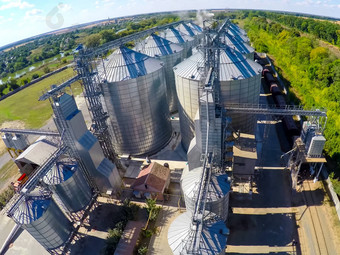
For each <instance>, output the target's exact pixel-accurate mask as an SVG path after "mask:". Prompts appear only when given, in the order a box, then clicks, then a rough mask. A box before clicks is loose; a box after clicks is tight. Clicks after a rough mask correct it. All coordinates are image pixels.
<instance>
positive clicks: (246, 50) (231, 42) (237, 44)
mask: <svg viewBox="0 0 340 255" xmlns="http://www.w3.org/2000/svg"><path fill="white" fill-rule="evenodd" d="M223 40H224V43H225V44H226V45H228V46H229V47H230V48H232V49H234V50H237V51H239V52H241V53H242V54H243V55H245V56H246V57H247V58H249V59H252V60H253V59H254V53H255V49H254V48H253V47H251V46H249V44H247V43H245V42H243V41H239V39H237V37H235V36H233V35H231V34H230V33H226V35H225V37H224V38H223V39H222V41H223Z"/></svg>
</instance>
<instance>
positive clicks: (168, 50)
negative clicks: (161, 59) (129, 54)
mask: <svg viewBox="0 0 340 255" xmlns="http://www.w3.org/2000/svg"><path fill="white" fill-rule="evenodd" d="M135 50H136V51H138V52H143V53H144V54H146V55H148V56H151V57H158V56H167V55H171V54H174V53H177V52H180V51H182V50H183V47H181V46H179V45H177V44H175V43H173V42H171V41H169V40H167V39H165V38H162V37H160V36H158V35H155V34H151V35H150V36H148V37H147V38H146V39H145V40H144V41H143V42H141V43H138V44H137V45H136V47H135Z"/></svg>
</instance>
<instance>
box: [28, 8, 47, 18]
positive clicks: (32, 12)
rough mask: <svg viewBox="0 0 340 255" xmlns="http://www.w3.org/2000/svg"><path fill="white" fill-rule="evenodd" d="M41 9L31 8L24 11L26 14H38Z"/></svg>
mask: <svg viewBox="0 0 340 255" xmlns="http://www.w3.org/2000/svg"><path fill="white" fill-rule="evenodd" d="M42 12H43V11H42V10H40V9H32V10H30V11H27V12H26V16H36V15H38V14H41V13H42Z"/></svg>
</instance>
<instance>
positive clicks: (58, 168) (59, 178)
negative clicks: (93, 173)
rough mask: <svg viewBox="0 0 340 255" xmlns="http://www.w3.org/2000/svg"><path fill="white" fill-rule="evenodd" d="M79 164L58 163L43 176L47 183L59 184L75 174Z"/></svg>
mask: <svg viewBox="0 0 340 255" xmlns="http://www.w3.org/2000/svg"><path fill="white" fill-rule="evenodd" d="M76 166H77V165H75V164H74V165H73V164H63V163H60V162H59V163H56V164H55V165H54V166H53V167H52V168H51V169H50V171H48V172H47V174H46V175H45V176H44V177H43V180H44V182H45V183H46V184H49V185H57V184H60V183H62V182H65V181H67V180H68V179H69V178H71V176H72V175H73V174H74V171H75V170H76Z"/></svg>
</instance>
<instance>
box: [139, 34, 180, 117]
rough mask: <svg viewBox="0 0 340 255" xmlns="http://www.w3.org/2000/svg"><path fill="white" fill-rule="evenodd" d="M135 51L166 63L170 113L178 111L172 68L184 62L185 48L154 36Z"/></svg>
mask: <svg viewBox="0 0 340 255" xmlns="http://www.w3.org/2000/svg"><path fill="white" fill-rule="evenodd" d="M135 50H136V51H138V52H141V53H144V54H146V55H148V56H151V57H154V58H157V59H159V60H160V61H162V62H163V63H164V70H165V81H166V87H167V98H168V103H169V110H170V112H175V111H177V95H176V86H175V76H174V72H173V70H172V68H173V67H174V66H175V65H177V64H178V63H180V62H181V61H182V60H183V47H181V46H179V45H177V44H175V43H173V42H170V41H169V40H166V39H164V38H162V37H159V36H158V35H155V34H152V35H150V36H149V37H147V38H146V39H145V40H144V41H143V42H141V43H138V44H137V45H136V47H135Z"/></svg>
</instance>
